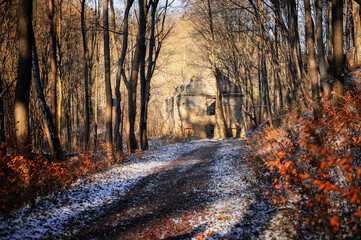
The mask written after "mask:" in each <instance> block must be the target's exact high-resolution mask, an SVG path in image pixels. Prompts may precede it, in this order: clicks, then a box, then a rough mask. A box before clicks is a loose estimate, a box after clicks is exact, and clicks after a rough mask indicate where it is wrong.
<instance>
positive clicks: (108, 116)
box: [103, 0, 114, 163]
mask: <svg viewBox="0 0 361 240" xmlns="http://www.w3.org/2000/svg"><path fill="white" fill-rule="evenodd" d="M103 27H104V30H103V33H104V72H105V78H104V81H105V94H106V109H105V126H106V133H105V142H106V147H107V151H108V158H109V161H110V162H111V163H113V162H114V149H113V134H112V130H113V129H112V128H113V126H112V101H113V99H112V89H111V83H110V50H109V19H108V0H103Z"/></svg>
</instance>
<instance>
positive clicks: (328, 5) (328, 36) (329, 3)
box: [326, 1, 333, 62]
mask: <svg viewBox="0 0 361 240" xmlns="http://www.w3.org/2000/svg"><path fill="white" fill-rule="evenodd" d="M326 11H327V12H326V28H327V32H326V46H327V60H328V62H331V60H332V55H333V54H332V1H326Z"/></svg>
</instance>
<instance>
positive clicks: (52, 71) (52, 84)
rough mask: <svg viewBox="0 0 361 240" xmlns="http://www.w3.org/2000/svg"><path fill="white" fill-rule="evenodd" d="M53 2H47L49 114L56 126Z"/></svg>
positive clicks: (50, 0)
mask: <svg viewBox="0 0 361 240" xmlns="http://www.w3.org/2000/svg"><path fill="white" fill-rule="evenodd" d="M54 5H55V4H54V0H49V20H50V89H51V90H50V99H51V100H50V101H51V104H50V106H51V112H52V115H53V117H52V119H53V120H54V124H55V125H57V124H56V120H57V118H56V116H57V109H58V108H57V89H56V87H57V84H56V80H57V73H58V70H57V64H56V33H55V25H56V23H55V22H56V20H55V14H54V12H55V11H54V8H55V6H54Z"/></svg>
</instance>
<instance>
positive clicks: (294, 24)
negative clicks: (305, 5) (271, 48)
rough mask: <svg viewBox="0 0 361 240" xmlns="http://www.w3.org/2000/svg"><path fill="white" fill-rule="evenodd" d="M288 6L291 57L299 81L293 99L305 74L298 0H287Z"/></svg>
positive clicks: (296, 83)
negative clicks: (299, 27) (299, 28)
mask: <svg viewBox="0 0 361 240" xmlns="http://www.w3.org/2000/svg"><path fill="white" fill-rule="evenodd" d="M287 4H288V5H287V8H288V26H289V39H288V41H289V43H290V47H291V59H292V62H293V66H294V68H295V70H296V76H297V81H295V86H294V89H293V94H292V100H293V101H295V100H296V96H297V92H298V91H299V89H300V86H301V81H302V74H303V63H302V55H301V45H300V37H299V33H298V13H297V5H296V0H289V1H287Z"/></svg>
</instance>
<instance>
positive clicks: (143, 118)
mask: <svg viewBox="0 0 361 240" xmlns="http://www.w3.org/2000/svg"><path fill="white" fill-rule="evenodd" d="M158 3H159V0H155V1H153V2H152V11H151V28H150V39H149V47H148V49H149V50H148V60H147V61H148V69H147V76H145V60H144V58H143V60H142V63H141V71H140V72H141V74H140V76H141V77H140V81H141V88H140V89H141V90H140V91H141V107H140V123H139V128H140V143H141V148H142V150H148V147H149V146H148V136H147V121H148V104H149V97H150V81H151V78H152V76H153V72H154V66H155V61H156V59H155V60H154V59H153V55H154V47H155V23H156V17H155V14H156V11H157V7H158ZM166 6H167V3H166ZM166 10H167V9H166ZM164 14H166V12H165V13H164ZM159 50H160V49H158V52H159Z"/></svg>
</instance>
